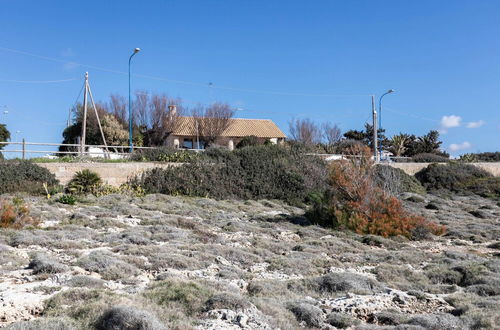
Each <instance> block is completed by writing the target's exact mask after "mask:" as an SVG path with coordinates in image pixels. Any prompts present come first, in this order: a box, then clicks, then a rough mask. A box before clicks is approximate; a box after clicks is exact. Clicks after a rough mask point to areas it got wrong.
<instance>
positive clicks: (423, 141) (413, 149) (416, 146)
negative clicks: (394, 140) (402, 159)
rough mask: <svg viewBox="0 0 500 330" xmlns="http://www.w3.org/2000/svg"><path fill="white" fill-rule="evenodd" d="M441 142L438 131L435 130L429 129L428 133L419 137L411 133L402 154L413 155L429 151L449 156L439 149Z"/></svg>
mask: <svg viewBox="0 0 500 330" xmlns="http://www.w3.org/2000/svg"><path fill="white" fill-rule="evenodd" d="M442 143H443V142H441V141H439V132H438V131H435V130H431V131H429V133H427V134H425V135H422V136H419V137H415V136H414V135H411V136H410V137H409V141H408V143H407V145H406V150H405V151H404V153H403V156H407V157H413V156H415V155H418V154H423V153H429V154H435V155H440V156H444V157H449V155H448V154H447V153H446V152H443V151H441V150H440V147H441V144H442Z"/></svg>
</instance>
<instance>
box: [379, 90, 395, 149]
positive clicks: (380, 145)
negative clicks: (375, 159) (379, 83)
mask: <svg viewBox="0 0 500 330" xmlns="http://www.w3.org/2000/svg"><path fill="white" fill-rule="evenodd" d="M394 92H395V90H394V89H389V90H388V91H387V92H385V93H384V94H382V96H380V99H379V100H378V129H379V130H382V98H383V97H384V96H386V95H387V94H392V93H394ZM377 136H378V132H377ZM378 150H379V154H380V158H382V141H380V143H379V145H378Z"/></svg>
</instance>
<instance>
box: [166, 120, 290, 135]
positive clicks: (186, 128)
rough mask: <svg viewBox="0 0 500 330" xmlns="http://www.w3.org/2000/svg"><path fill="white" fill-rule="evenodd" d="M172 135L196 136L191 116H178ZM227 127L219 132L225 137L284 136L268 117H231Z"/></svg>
mask: <svg viewBox="0 0 500 330" xmlns="http://www.w3.org/2000/svg"><path fill="white" fill-rule="evenodd" d="M178 120H179V121H178V125H177V128H175V129H174V131H173V132H172V134H173V135H180V136H196V124H195V121H194V118H193V117H179V119H178ZM230 121H231V123H230V124H229V127H228V128H227V129H226V130H225V131H224V132H223V133H222V134H221V136H225V137H243V136H249V135H255V136H257V137H260V138H286V135H285V134H284V133H283V132H282V131H281V130H280V129H279V128H278V126H276V124H275V123H274V122H273V121H272V120H269V119H243V118H232V119H230Z"/></svg>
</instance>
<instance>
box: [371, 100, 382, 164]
mask: <svg viewBox="0 0 500 330" xmlns="http://www.w3.org/2000/svg"><path fill="white" fill-rule="evenodd" d="M372 114H373V156H374V157H375V161H376V162H377V163H378V162H379V161H380V154H379V153H378V125H377V109H376V108H375V96H374V95H372Z"/></svg>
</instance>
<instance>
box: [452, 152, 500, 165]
mask: <svg viewBox="0 0 500 330" xmlns="http://www.w3.org/2000/svg"><path fill="white" fill-rule="evenodd" d="M460 161H464V162H476V161H477V162H500V152H499V151H496V152H481V153H477V154H463V155H462V156H460Z"/></svg>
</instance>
